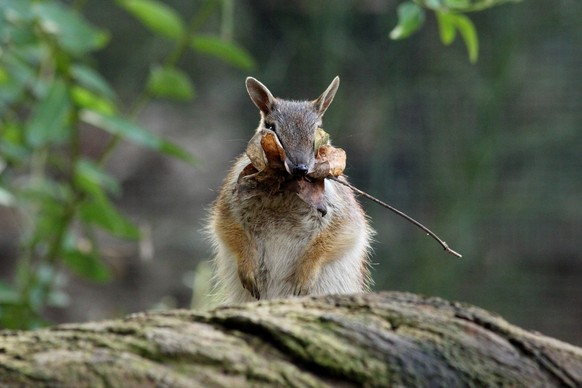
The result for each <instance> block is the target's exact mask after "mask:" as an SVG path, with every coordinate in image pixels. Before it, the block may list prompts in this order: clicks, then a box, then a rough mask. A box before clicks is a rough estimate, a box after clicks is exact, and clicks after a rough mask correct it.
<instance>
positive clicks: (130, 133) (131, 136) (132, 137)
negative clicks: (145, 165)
mask: <svg viewBox="0 0 582 388" xmlns="http://www.w3.org/2000/svg"><path fill="white" fill-rule="evenodd" d="M81 119H82V120H83V121H85V122H86V123H88V124H91V125H93V126H95V127H98V128H101V129H104V130H105V131H107V132H109V133H111V134H113V135H116V136H119V137H121V138H122V139H126V140H129V141H132V142H134V143H137V144H139V145H142V146H144V147H147V148H150V149H153V150H155V151H158V152H161V153H163V154H166V155H169V156H173V157H175V158H178V159H181V160H182V161H185V162H187V163H190V164H196V163H197V161H196V159H195V158H194V157H193V156H192V155H191V154H190V153H189V152H188V151H186V150H185V149H183V148H181V147H180V146H178V145H176V144H174V143H172V142H170V141H167V140H165V139H163V138H160V137H158V136H156V135H155V134H153V133H151V132H149V131H148V130H146V129H144V128H142V127H141V126H139V125H137V124H135V123H132V122H131V121H129V120H126V119H124V118H122V117H119V116H106V115H103V114H101V113H98V112H95V111H90V110H83V111H81Z"/></svg>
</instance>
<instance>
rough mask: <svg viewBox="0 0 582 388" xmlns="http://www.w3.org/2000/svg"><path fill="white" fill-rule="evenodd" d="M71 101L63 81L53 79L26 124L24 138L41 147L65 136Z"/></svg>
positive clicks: (33, 145) (34, 145)
mask: <svg viewBox="0 0 582 388" xmlns="http://www.w3.org/2000/svg"><path fill="white" fill-rule="evenodd" d="M70 112H71V102H70V100H69V96H68V94H67V88H66V85H65V83H64V82H63V81H61V80H58V79H57V80H55V81H54V82H53V83H52V84H51V85H50V86H49V90H48V92H47V95H46V96H45V97H44V98H43V99H42V100H41V101H40V102H39V103H38V105H37V106H36V108H35V109H34V110H33V113H32V116H31V118H30V119H29V121H28V123H27V125H26V139H27V142H28V144H30V145H31V146H32V147H35V148H36V147H41V146H44V145H46V144H48V143H53V142H57V141H58V140H62V139H63V138H64V137H66V130H67V124H68V123H67V121H68V118H69V114H70Z"/></svg>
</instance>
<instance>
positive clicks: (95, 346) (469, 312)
mask: <svg viewBox="0 0 582 388" xmlns="http://www.w3.org/2000/svg"><path fill="white" fill-rule="evenodd" d="M261 385H263V386H322V385H323V386H326V385H329V386H406V387H412V386H415V387H416V386H446V387H455V386H498V385H505V386H526V387H535V386H544V387H548V386H571V387H574V386H581V385H582V349H581V348H578V347H575V346H572V345H568V344H566V343H563V342H560V341H557V340H554V339H551V338H548V337H545V336H542V335H540V334H536V333H532V332H527V331H525V330H523V329H520V328H518V327H515V326H513V325H511V324H509V323H507V322H506V321H504V320H503V319H502V318H500V317H498V316H495V315H493V314H491V313H489V312H487V311H484V310H482V309H479V308H476V307H472V306H469V305H464V304H459V303H452V302H448V301H445V300H442V299H438V298H424V297H420V296H417V295H413V294H406V293H394V292H392V293H380V294H366V295H355V296H328V297H315V298H304V299H291V300H282V301H271V302H263V303H253V304H247V305H242V306H234V307H222V308H218V309H215V310H212V311H210V312H200V311H187V310H175V311H164V312H151V313H142V314H135V315H131V316H129V317H127V318H126V319H123V320H114V321H105V322H97V323H84V324H68V325H61V326H57V327H54V328H50V329H43V330H38V331H33V332H8V331H5V332H0V386H17V387H20V386H67V387H69V386H74V387H81V386H91V387H99V386H111V387H136V386H137V387H139V386H144V387H149V386H171V387H192V386H204V387H207V386H224V387H239V386H261Z"/></svg>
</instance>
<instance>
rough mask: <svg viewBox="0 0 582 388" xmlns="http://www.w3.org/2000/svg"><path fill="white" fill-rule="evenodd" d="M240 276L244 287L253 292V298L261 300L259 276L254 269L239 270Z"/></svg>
mask: <svg viewBox="0 0 582 388" xmlns="http://www.w3.org/2000/svg"><path fill="white" fill-rule="evenodd" d="M238 278H239V279H240V282H241V284H242V286H243V288H244V289H246V290H247V291H248V292H250V293H251V295H252V296H253V298H255V299H257V300H259V299H261V293H260V291H259V286H258V285H257V277H256V276H255V273H254V272H253V271H250V272H245V271H240V270H239V271H238Z"/></svg>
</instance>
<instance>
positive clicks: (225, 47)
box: [191, 35, 255, 70]
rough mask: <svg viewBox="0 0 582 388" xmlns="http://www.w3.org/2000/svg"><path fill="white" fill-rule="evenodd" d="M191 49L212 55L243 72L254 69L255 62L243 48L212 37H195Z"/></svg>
mask: <svg viewBox="0 0 582 388" xmlns="http://www.w3.org/2000/svg"><path fill="white" fill-rule="evenodd" d="M191 46H192V49H194V50H196V51H198V52H200V53H202V54H207V55H212V56H214V57H217V58H219V59H221V60H223V61H225V62H228V63H230V64H231V65H234V66H236V67H238V68H240V69H243V70H251V69H253V68H254V67H255V60H254V59H253V57H252V56H251V55H250V54H249V53H248V51H246V50H245V49H244V48H242V47H240V46H239V45H237V44H236V43H234V42H228V41H226V40H223V39H220V38H219V37H217V36H212V35H197V36H194V37H193V38H192V42H191Z"/></svg>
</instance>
